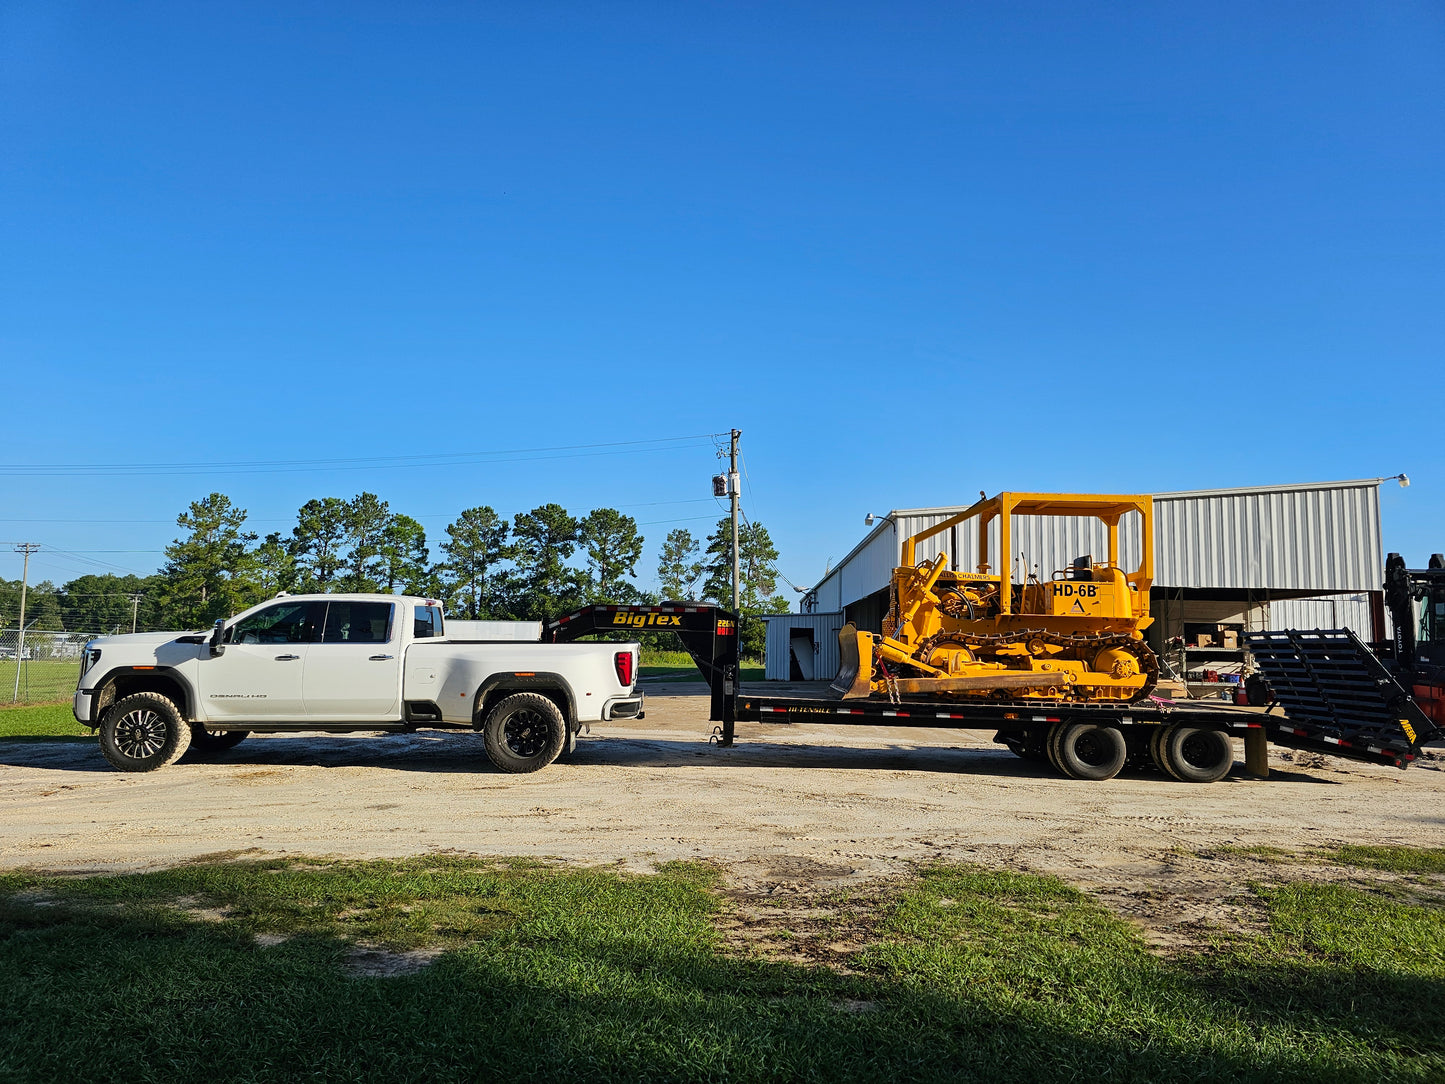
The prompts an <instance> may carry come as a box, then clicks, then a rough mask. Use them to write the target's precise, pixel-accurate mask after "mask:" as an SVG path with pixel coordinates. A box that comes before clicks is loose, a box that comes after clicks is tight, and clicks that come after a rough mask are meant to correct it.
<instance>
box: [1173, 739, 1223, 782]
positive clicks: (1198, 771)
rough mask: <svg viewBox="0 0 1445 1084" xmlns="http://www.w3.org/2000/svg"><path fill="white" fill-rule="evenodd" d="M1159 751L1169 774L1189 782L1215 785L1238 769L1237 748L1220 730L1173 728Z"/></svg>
mask: <svg viewBox="0 0 1445 1084" xmlns="http://www.w3.org/2000/svg"><path fill="white" fill-rule="evenodd" d="M1159 750H1160V753H1161V754H1162V756H1163V760H1164V764H1165V767H1166V768H1167V769H1168V771H1169V774H1170V775H1172V776H1173V777H1174V778H1175V779H1179V780H1182V781H1183V782H1185V783H1213V782H1216V781H1218V780H1220V779H1223V778H1224V777H1225V776H1226V775H1228V774H1229V769H1230V768H1232V767H1234V746H1233V744H1231V742H1230V740H1229V738H1228V736H1227V735H1225V734H1222V733H1220V732H1219V731H1218V730H1205V729H1202V728H1200V727H1193V726H1171V727H1170V728H1169V730H1168V732H1167V733H1165V734H1162V735H1160V739H1159Z"/></svg>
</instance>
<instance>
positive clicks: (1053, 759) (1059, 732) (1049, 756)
mask: <svg viewBox="0 0 1445 1084" xmlns="http://www.w3.org/2000/svg"><path fill="white" fill-rule="evenodd" d="M1071 725H1072V724H1070V723H1069V722H1068V721H1067V720H1064V721H1063V722H1058V723H1054V724H1053V725H1052V726H1050V727H1049V729H1048V730H1047V731H1045V732H1044V740H1043V749H1044V759H1045V760H1046V761H1048V762H1049V764H1050V765H1051V766H1052V767H1053V769H1054V771H1056V772H1058V773H1059V774H1060V775H1068V774H1069V773H1068V772H1067V771H1065V770H1064V765H1063V762H1062V761H1060V760H1059V740H1060V739H1061V738H1062V737H1063V736H1064V731H1066V730H1068V729H1069V727H1070V726H1071Z"/></svg>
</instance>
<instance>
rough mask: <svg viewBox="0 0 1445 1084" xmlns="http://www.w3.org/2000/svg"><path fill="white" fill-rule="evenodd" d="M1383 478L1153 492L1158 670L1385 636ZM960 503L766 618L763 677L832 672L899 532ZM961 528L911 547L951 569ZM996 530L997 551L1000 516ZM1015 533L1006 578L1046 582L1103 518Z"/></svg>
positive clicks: (903, 514) (878, 538)
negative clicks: (1258, 635) (1290, 631)
mask: <svg viewBox="0 0 1445 1084" xmlns="http://www.w3.org/2000/svg"><path fill="white" fill-rule="evenodd" d="M1382 481H1386V479H1382V478H1369V479H1361V480H1357V481H1350V482H1316V483H1310V484H1306V485H1293V486H1261V487H1251V488H1241V489H1208V490H1196V491H1192V492H1183V493H1158V494H1155V495H1154V567H1155V572H1154V587H1153V590H1152V591H1151V593H1150V609H1151V612H1152V613H1153V616H1154V624H1153V625H1152V626H1151V627H1150V628H1149V630H1148V632H1147V634H1146V635H1147V638H1148V640H1149V642H1150V644H1151V646H1153V648H1154V650H1155V651H1156V652H1157V653H1159V654H1160V656H1161V657H1162V658H1163V659H1164V660H1165V662H1166V664H1167V667H1166V670H1167V669H1173V670H1174V671H1175V672H1176V673H1177V674H1178V675H1179V676H1181V677H1183V676H1185V675H1186V674H1188V675H1193V676H1197V677H1200V678H1201V681H1200V684H1204V681H1203V678H1205V677H1208V678H1209V680H1210V681H1215V680H1219V677H1218V675H1224V676H1225V677H1226V678H1227V677H1228V676H1229V675H1233V674H1238V673H1240V671H1241V670H1242V668H1243V664H1244V653H1243V651H1242V650H1241V648H1240V646H1239V645H1238V643H1237V637H1238V635H1239V634H1241V633H1243V632H1247V631H1248V632H1252V631H1260V630H1263V629H1279V628H1350V629H1354V630H1355V632H1356V633H1357V634H1358V635H1359V636H1360V637H1361V638H1362V639H1364V640H1381V639H1384V638H1385V637H1386V635H1387V630H1386V628H1385V609H1384V598H1383V595H1382V592H1381V590H1380V588H1381V581H1382V579H1383V576H1384V563H1385V555H1384V551H1383V547H1382V543H1381V531H1380V493H1379V487H1380V483H1381V482H1382ZM966 507H968V506H966V505H958V506H954V507H948V508H911V509H903V510H900V511H893V512H889V513H888V515H887V516H884V517H882V518H880V519H879V520H877V522H876V523H875V524H874V526H873V528H872V530H870V531H869V532H868V534H867V535H866V536H864V538H863V540H862V541H861V542H859V543H858V545H856V546H854V547H853V549H852V550H851V551H850V552H849V554H848V555H847V556H846V557H844V558H843V560H842V561H840V562H839V563H838V564H837V566H836V567H834V568H832V569H831V570H829V572H828V574H827V575H826V576H824V577H823V579H822V580H821V581H820V582H819V583H818V585H817V586H816V587H814V588H813V589H812V590H811V591H809V592H808V593H807V594H806V595H805V596H804V598H803V604H802V610H803V612H802V613H798V614H779V615H776V616H771V617H768V618H767V623H768V638H767V677H768V678H770V679H776V680H784V681H785V680H788V679H789V678H793V679H798V678H802V679H811V678H814V677H816V678H829V677H832V675H833V674H834V673H835V672H836V671H837V669H838V639H837V633H838V629H839V628H841V627H842V625H843V624H844V623H845V622H847V621H852V622H853V623H854V624H856V625H857V626H858V627H859V628H863V629H868V630H871V631H874V632H878V631H881V629H882V624H883V617H884V615H885V614H886V613H887V610H888V579H889V575H890V574H891V572H892V570H893V568H894V567H895V566H896V565H897V564H898V563H899V561H900V552H901V547H902V544H903V540H904V539H905V538H907V537H909V536H910V535H913V534H917V533H918V532H920V531H923V530H926V529H927V528H929V527H931V526H933V525H934V524H936V523H939V522H941V521H943V520H945V519H948V518H949V517H950V516H954V515H956V514H958V513H959V512H962V511H964V509H965V508H966ZM1139 522H1140V520H1139V516H1138V514H1137V513H1131V514H1130V515H1128V516H1126V517H1125V518H1124V520H1123V521H1122V522H1121V523H1120V526H1119V537H1120V543H1121V551H1122V552H1121V554H1120V560H1121V562H1122V563H1123V565H1124V567H1125V568H1126V569H1133V568H1135V567H1137V566H1138V563H1139V544H1138V536H1139V529H1140V528H1139ZM961 527H962V529H960V527H958V526H955V527H953V528H951V529H950V530H947V531H944V532H942V533H941V534H940V535H938V536H936V537H934V538H932V539H929V540H927V541H926V542H924V543H921V544H920V545H919V548H918V558H919V560H926V559H931V558H933V557H935V556H937V554H938V553H939V552H940V551H943V552H945V553H947V554H948V555H949V567H950V568H951V569H955V570H958V569H965V570H968V569H972V568H973V567H974V566H975V565H976V563H977V549H978V540H977V535H976V531H975V530H973V529H972V524H971V523H965V524H963V525H961ZM993 532H994V537H993V541H992V542H991V544H990V550H991V552H994V553H997V552H998V550H997V535H996V532H997V524H996V523H995V524H994V526H993ZM1013 542H1014V546H1015V547H1016V549H1017V552H1015V553H1014V554H1011V555H1010V557H1011V560H1012V561H1013V563H1014V567H1015V570H1016V575H1020V576H1021V575H1022V574H1023V572H1024V571H1025V570H1027V571H1030V572H1036V573H1038V574H1039V575H1041V576H1042V577H1043V578H1045V579H1047V578H1049V577H1050V576H1051V575H1052V573H1053V571H1054V570H1055V569H1063V568H1067V567H1068V566H1069V564H1070V562H1072V561H1073V559H1074V558H1076V557H1079V556H1081V555H1084V554H1094V555H1098V554H1103V553H1106V552H1107V536H1106V532H1105V528H1104V525H1103V524H1102V523H1100V522H1099V521H1097V520H1093V519H1065V518H1055V517H1049V516H1016V517H1014V524H1013ZM1210 641H1214V642H1210ZM1215 688H1216V689H1218V686H1217V685H1216V686H1215ZM1191 689H1194V686H1193V685H1191ZM1195 691H1198V690H1195Z"/></svg>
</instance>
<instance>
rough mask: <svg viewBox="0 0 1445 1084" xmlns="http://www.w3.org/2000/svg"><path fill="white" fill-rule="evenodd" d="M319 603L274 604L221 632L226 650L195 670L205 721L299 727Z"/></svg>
mask: <svg viewBox="0 0 1445 1084" xmlns="http://www.w3.org/2000/svg"><path fill="white" fill-rule="evenodd" d="M325 613H326V603H324V602H278V603H276V604H275V605H273V606H267V607H266V608H265V609H263V610H257V611H256V612H255V613H253V614H251V615H249V616H247V617H244V618H242V619H241V620H240V621H238V622H236V624H234V625H232V626H231V627H230V628H229V629H227V630H226V634H225V636H224V637H223V642H224V643H225V645H226V650H225V652H224V653H222V654H220V655H216V656H214V657H213V658H202V659H201V660H200V665H199V666H198V667H197V675H196V676H197V681H198V683H199V685H200V694H201V703H202V704H203V705H204V709H203V710H204V711H205V714H206V718H208V719H228V720H243V721H250V720H275V721H278V722H299V721H300V720H301V719H302V717H303V716H304V714H305V710H306V709H305V705H304V701H303V698H302V674H303V672H304V668H305V666H306V654H307V652H308V651H310V649H311V647H312V642H313V641H315V640H317V639H319V638H320V635H321V623H322V620H323V617H324V615H325Z"/></svg>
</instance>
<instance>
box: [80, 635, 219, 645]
mask: <svg viewBox="0 0 1445 1084" xmlns="http://www.w3.org/2000/svg"><path fill="white" fill-rule="evenodd" d="M200 635H202V634H201V633H198V632H128V633H125V634H124V635H122V636H97V637H96V638H95V639H94V640H91V641H90V642H91V643H93V644H95V645H96V646H97V647H102V648H103V647H105V646H106V645H107V644H113V645H115V646H117V647H125V646H127V645H134V646H136V647H143V646H145V645H147V644H168V643H170V642H171V641H172V640H174V639H175V638H176V637H178V636H200Z"/></svg>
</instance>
